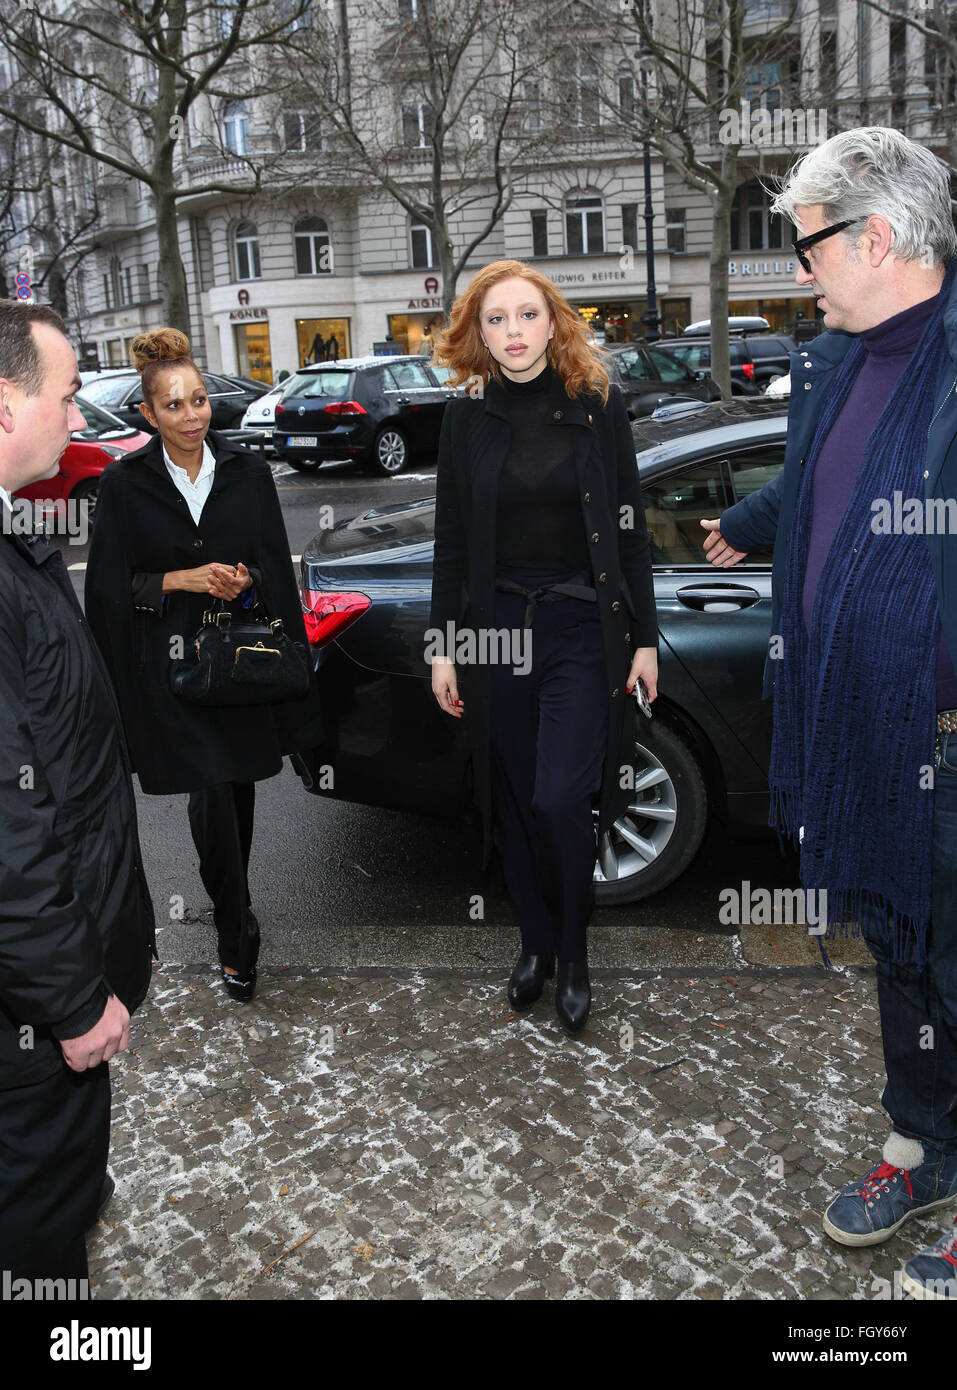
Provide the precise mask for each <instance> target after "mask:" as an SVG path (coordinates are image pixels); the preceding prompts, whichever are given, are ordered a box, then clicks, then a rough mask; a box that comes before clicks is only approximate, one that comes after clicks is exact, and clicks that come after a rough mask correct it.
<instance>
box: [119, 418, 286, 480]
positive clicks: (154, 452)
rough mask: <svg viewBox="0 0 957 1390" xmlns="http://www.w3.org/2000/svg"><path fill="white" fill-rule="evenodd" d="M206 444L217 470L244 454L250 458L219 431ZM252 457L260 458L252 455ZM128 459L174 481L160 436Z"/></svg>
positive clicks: (207, 439) (129, 455)
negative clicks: (222, 464) (224, 463)
mask: <svg viewBox="0 0 957 1390" xmlns="http://www.w3.org/2000/svg"><path fill="white" fill-rule="evenodd" d="M206 442H207V444H208V445H209V447H210V449H211V450H212V453H213V458H214V459H215V460H216V466H217V468H218V466H219V464H220V463H222V462H223V461H224V460H226V459H229V458H233V457H235V456H237V455H243V454H245V455H247V456H248V455H249V452H250V451H249V450H248V449H243V448H241V447H240V446H239V445H236V444H233V443H232V441H231V440H229V439H225V438H224V437H223V436H222V435H221V434H220V433H219V431H218V430H210V431H209V433H208V434H207V436H206ZM252 457H258V456H257V455H252ZM126 458H127V460H128V461H131V460H134V459H135V460H136V461H137V462H138V461H140V460H142V461H143V463H146V464H149V466H150V468H152V469H153V470H154V471H155V472H157V473H158V474H159V475H160V477H161V478H169V481H170V482H172V481H173V480H172V478H170V476H169V469H168V468H167V467H166V460H165V459H164V458H163V441H162V439H161V438H160V436H159V435H158V434H154V435H153V436H152V438H151V439H150V441H149V443H148V444H144V445H143V447H142V449H137V450H136V451H135V453H132V454H127V455H126Z"/></svg>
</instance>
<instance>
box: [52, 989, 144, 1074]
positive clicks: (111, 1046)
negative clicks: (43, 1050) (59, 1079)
mask: <svg viewBox="0 0 957 1390" xmlns="http://www.w3.org/2000/svg"><path fill="white" fill-rule="evenodd" d="M129 1041H130V1016H129V1013H128V1012H127V1009H126V1005H125V1004H124V1003H123V1002H122V1001H121V1000H119V999H117V997H116V995H115V994H111V995H110V997H109V999H108V1000H107V1001H106V1008H105V1009H104V1010H103V1012H102V1014H101V1015H100V1020H99V1022H98V1023H96V1024H94V1025H93V1027H92V1028H91V1029H90V1031H89V1032H88V1033H81V1034H80V1036H79V1037H78V1038H61V1039H60V1048H61V1050H62V1052H63V1059H64V1061H65V1062H66V1064H67V1066H68V1067H69V1068H70V1070H71V1071H86V1070H87V1068H88V1067H98V1066H99V1065H100V1063H101V1062H108V1061H109V1060H110V1058H111V1057H112V1056H114V1054H115V1053H117V1052H125V1051H126V1049H127V1047H128V1046H129Z"/></svg>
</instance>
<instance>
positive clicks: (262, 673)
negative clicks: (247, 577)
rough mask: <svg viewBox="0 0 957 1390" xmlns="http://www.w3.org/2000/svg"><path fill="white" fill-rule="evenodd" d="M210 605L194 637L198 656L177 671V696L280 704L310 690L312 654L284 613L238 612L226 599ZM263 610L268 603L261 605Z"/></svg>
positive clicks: (195, 700)
mask: <svg viewBox="0 0 957 1390" xmlns="http://www.w3.org/2000/svg"><path fill="white" fill-rule="evenodd" d="M216 602H217V603H218V604H219V607H218V609H217V608H215V607H214V608H207V609H206V611H205V613H204V614H203V625H202V627H201V628H200V629H199V631H198V632H197V634H196V636H195V638H194V639H193V650H194V653H195V658H194V659H193V660H186V661H181V662H178V663H177V665H176V667H175V668H174V670H173V673H172V686H173V691H174V693H175V694H176V695H179V696H180V697H181V698H182V699H184V700H189V701H190V703H191V704H194V705H267V704H268V705H274V704H280V703H283V702H285V701H287V700H304V699H305V698H306V696H307V695H308V694H309V658H308V656H307V654H306V649H305V646H304V645H303V643H302V642H294V641H293V640H292V639H291V638H290V637H287V635H286V633H285V632H284V631H283V622H282V619H281V618H273V619H272V620H270V619H269V618H268V617H267V616H265V613H264V617H263V620H261V621H260V620H257V619H255V618H252V617H247V616H245V615H243V616H242V617H239V618H237V617H235V616H234V615H233V613H232V612H231V611H230V609H228V608H227V607H226V603H225V600H224V599H217V600H216ZM257 606H258V607H259V608H260V609H261V608H262V605H261V604H259V605H257Z"/></svg>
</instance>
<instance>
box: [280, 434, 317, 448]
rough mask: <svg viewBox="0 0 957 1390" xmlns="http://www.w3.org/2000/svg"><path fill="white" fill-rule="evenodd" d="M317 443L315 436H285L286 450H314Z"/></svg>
mask: <svg viewBox="0 0 957 1390" xmlns="http://www.w3.org/2000/svg"><path fill="white" fill-rule="evenodd" d="M318 443H319V437H318V435H315V434H287V435H286V448H287V449H315V448H316V446H317V445H318Z"/></svg>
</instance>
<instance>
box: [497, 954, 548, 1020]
mask: <svg viewBox="0 0 957 1390" xmlns="http://www.w3.org/2000/svg"><path fill="white" fill-rule="evenodd" d="M554 974H555V957H554V956H532V955H529V953H528V952H527V951H523V952H522V954H521V955H520V956H519V958H518V960H517V961H516V962H515V967H514V969H513V970H512V976H511V979H510V980H509V982H508V1002H509V1003H510V1004H511V1006H512V1008H513V1009H527V1008H528V1007H529V1005H531V1004H534V1003H535V1000H536V999H541V997H542V990H543V989H544V988H545V981H546V980H550V979H551V978H552V976H553V975H554Z"/></svg>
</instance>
